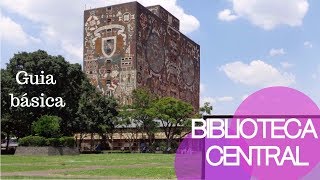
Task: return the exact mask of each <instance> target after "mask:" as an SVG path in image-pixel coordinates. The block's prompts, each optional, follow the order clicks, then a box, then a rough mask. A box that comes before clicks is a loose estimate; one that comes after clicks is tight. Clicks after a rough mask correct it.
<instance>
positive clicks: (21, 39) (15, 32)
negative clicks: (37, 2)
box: [0, 13, 40, 46]
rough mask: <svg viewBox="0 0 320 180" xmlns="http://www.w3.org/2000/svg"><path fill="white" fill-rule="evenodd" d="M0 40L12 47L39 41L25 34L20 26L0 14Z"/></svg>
mask: <svg viewBox="0 0 320 180" xmlns="http://www.w3.org/2000/svg"><path fill="white" fill-rule="evenodd" d="M0 27H2V28H3V29H2V31H1V40H3V41H5V42H6V43H8V44H11V45H14V46H25V45H27V44H28V43H38V42H40V40H39V39H38V38H35V37H33V36H31V35H29V34H27V33H26V32H25V31H24V30H23V28H22V26H21V25H20V24H18V23H16V22H15V21H13V20H12V19H11V18H9V17H6V16H3V15H2V14H1V13H0Z"/></svg>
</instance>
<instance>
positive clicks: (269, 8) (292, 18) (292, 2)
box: [230, 0, 309, 30]
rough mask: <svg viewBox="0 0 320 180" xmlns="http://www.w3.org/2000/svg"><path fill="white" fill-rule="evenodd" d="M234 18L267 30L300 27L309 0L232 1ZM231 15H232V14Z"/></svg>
mask: <svg viewBox="0 0 320 180" xmlns="http://www.w3.org/2000/svg"><path fill="white" fill-rule="evenodd" d="M231 2H232V6H233V9H232V10H233V12H234V14H233V16H234V17H240V18H243V19H246V20H248V21H249V22H251V23H252V24H254V25H256V26H259V27H261V28H263V29H265V30H271V29H274V28H275V27H277V26H279V25H288V26H292V27H294V26H300V25H302V22H303V18H304V16H305V15H306V13H307V12H308V9H309V3H308V0H259V1H258V0H231ZM230 15H231V14H230Z"/></svg>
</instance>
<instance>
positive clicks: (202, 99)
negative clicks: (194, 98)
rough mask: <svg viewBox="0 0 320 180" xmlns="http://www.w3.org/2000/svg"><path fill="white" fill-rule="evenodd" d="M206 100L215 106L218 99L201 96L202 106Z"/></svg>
mask: <svg viewBox="0 0 320 180" xmlns="http://www.w3.org/2000/svg"><path fill="white" fill-rule="evenodd" d="M205 102H209V103H210V105H211V106H214V105H215V104H216V102H217V101H216V99H215V98H213V97H200V106H203V105H204V103H205Z"/></svg>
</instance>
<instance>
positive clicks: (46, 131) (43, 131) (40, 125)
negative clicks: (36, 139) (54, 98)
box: [32, 115, 61, 138]
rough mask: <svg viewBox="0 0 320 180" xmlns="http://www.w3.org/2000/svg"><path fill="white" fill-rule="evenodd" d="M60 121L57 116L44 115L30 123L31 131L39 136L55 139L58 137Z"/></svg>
mask: <svg viewBox="0 0 320 180" xmlns="http://www.w3.org/2000/svg"><path fill="white" fill-rule="evenodd" d="M60 121H61V118H60V117H58V116H47V115H44V116H41V117H40V118H39V119H38V120H37V121H35V122H33V123H32V130H33V132H34V133H35V134H37V135H39V136H42V137H46V138H56V137H59V136H60Z"/></svg>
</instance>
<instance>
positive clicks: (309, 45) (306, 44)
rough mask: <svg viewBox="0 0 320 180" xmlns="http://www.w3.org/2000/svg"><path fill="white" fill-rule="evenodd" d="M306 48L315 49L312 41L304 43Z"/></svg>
mask: <svg viewBox="0 0 320 180" xmlns="http://www.w3.org/2000/svg"><path fill="white" fill-rule="evenodd" d="M303 45H304V47H307V48H312V47H313V44H312V43H311V42H310V41H305V42H304V43H303Z"/></svg>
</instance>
